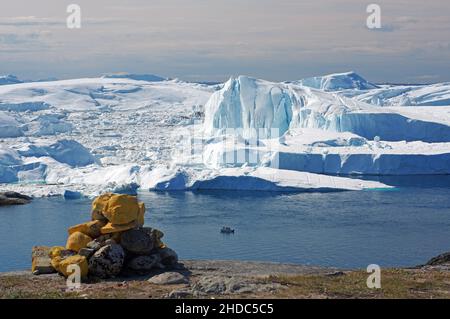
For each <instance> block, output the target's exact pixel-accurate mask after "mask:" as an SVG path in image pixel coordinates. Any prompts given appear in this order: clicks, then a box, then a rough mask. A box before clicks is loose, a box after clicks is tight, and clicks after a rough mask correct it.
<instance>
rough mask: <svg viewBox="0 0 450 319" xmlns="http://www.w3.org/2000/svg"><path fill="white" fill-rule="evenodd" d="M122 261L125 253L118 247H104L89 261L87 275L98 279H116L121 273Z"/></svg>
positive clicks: (113, 245) (115, 245)
mask: <svg viewBox="0 0 450 319" xmlns="http://www.w3.org/2000/svg"><path fill="white" fill-rule="evenodd" d="M124 260H125V252H124V250H123V248H122V247H121V246H120V245H117V244H112V245H106V246H104V247H102V248H100V249H99V250H98V251H96V252H95V253H94V255H93V256H92V257H91V258H90V259H89V273H90V274H92V275H93V276H96V277H99V278H111V277H116V276H117V275H118V274H120V272H121V271H122V266H123V263H124Z"/></svg>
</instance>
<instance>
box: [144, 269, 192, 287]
mask: <svg viewBox="0 0 450 319" xmlns="http://www.w3.org/2000/svg"><path fill="white" fill-rule="evenodd" d="M148 282H149V283H151V284H154V285H177V284H187V283H188V282H189V280H188V279H187V278H186V276H184V275H183V274H180V273H179V272H165V273H162V274H159V275H156V276H153V277H152V278H150V279H149V280H148Z"/></svg>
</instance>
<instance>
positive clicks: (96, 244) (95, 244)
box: [86, 235, 116, 251]
mask: <svg viewBox="0 0 450 319" xmlns="http://www.w3.org/2000/svg"><path fill="white" fill-rule="evenodd" d="M110 239H111V235H101V236H100V237H98V238H96V239H94V240H93V241H90V242H89V243H87V245H86V247H87V248H91V249H93V250H94V251H97V250H99V249H100V248H102V247H103V246H106V245H108V244H115V243H116V242H115V241H114V242H111V241H108V240H110Z"/></svg>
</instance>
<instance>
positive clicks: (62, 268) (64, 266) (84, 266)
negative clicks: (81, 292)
mask: <svg viewBox="0 0 450 319" xmlns="http://www.w3.org/2000/svg"><path fill="white" fill-rule="evenodd" d="M70 265H78V266H79V267H80V273H81V277H82V278H83V277H86V276H87V275H88V272H89V267H88V262H87V259H86V257H84V256H80V255H74V256H70V257H67V258H65V259H64V260H62V261H61V262H60V263H59V266H58V271H59V272H60V273H61V274H63V275H64V277H68V276H69V275H71V274H72V273H73V270H69V269H68V268H69V266H70Z"/></svg>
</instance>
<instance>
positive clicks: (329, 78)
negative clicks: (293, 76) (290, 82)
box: [295, 71, 378, 92]
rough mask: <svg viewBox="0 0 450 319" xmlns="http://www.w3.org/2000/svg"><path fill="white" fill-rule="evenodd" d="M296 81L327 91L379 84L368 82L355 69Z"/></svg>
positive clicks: (362, 88) (373, 87) (374, 86)
mask: <svg viewBox="0 0 450 319" xmlns="http://www.w3.org/2000/svg"><path fill="white" fill-rule="evenodd" d="M295 83H296V84H298V85H302V86H307V87H311V88H314V89H318V90H323V91H327V92H328V91H329V92H332V91H341V90H371V89H376V88H378V86H377V85H375V84H372V83H370V82H368V81H367V80H365V79H364V78H363V77H361V76H359V75H358V74H356V73H355V72H353V71H350V72H345V73H335V74H329V75H324V76H316V77H312V78H306V79H302V80H300V81H297V82H295Z"/></svg>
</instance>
